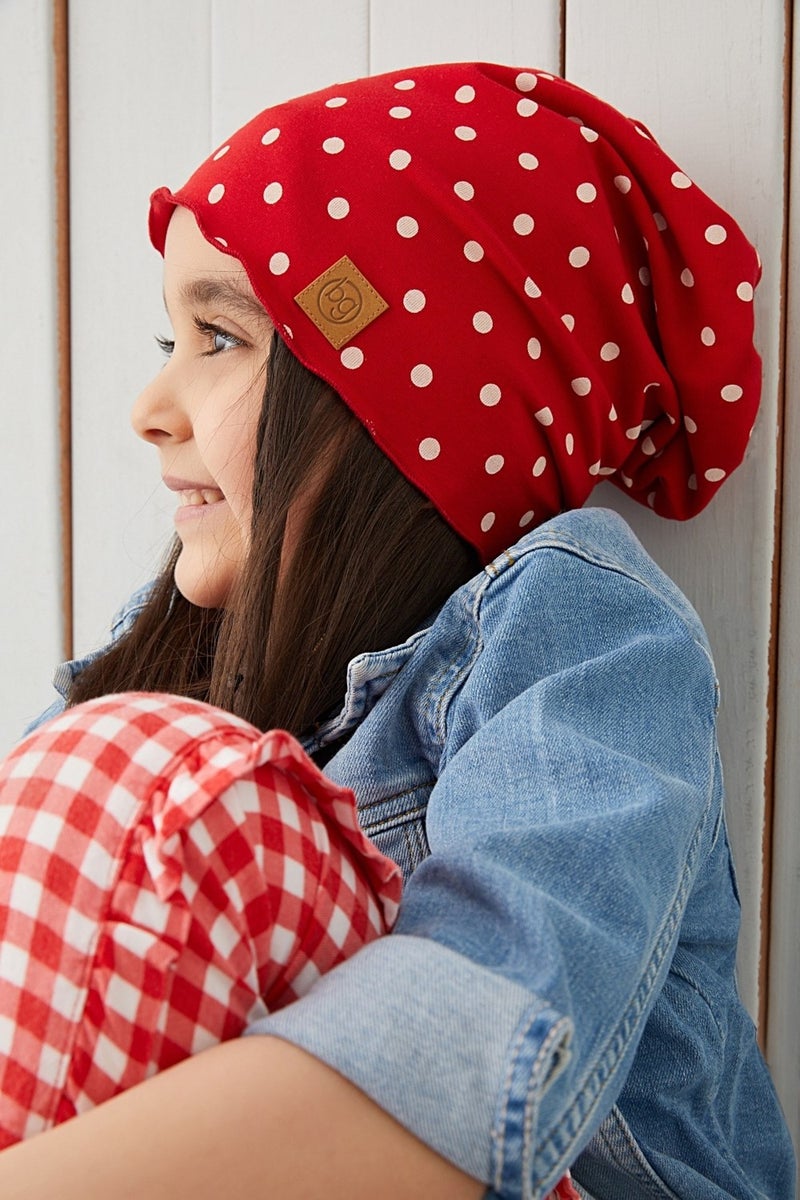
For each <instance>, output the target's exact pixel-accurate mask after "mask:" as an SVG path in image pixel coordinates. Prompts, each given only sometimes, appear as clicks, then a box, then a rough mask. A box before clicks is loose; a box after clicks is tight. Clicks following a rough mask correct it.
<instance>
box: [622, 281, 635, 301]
mask: <svg viewBox="0 0 800 1200" xmlns="http://www.w3.org/2000/svg"><path fill="white" fill-rule="evenodd" d="M620 294H621V296H622V302H623V304H633V303H634V295H633V288H632V287H631V285H630V284H629V283H626V284H625V286H624V288H623V289H622V292H621V293H620Z"/></svg>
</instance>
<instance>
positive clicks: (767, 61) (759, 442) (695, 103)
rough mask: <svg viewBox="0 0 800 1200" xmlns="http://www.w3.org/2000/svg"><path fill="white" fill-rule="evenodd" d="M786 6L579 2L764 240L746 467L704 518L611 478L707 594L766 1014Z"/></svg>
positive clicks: (647, 535) (699, 178)
mask: <svg viewBox="0 0 800 1200" xmlns="http://www.w3.org/2000/svg"><path fill="white" fill-rule="evenodd" d="M784 34H785V27H784V11H783V5H781V4H763V3H759V4H752V3H750V0H704V3H702V4H697V3H696V0H674V2H673V3H670V4H669V5H667V4H657V5H655V4H647V5H645V4H641V3H639V2H638V0H606V2H605V3H604V4H602V5H598V4H596V3H593V0H567V5H566V29H565V40H566V72H567V74H568V76H569V77H570V78H571V79H573V80H574V81H575V82H576V83H579V84H581V85H582V86H584V87H587V88H588V89H589V90H590V91H596V92H597V93H598V94H600V95H602V96H603V97H604V98H605V99H607V100H610V101H611V102H612V103H613V104H615V105H616V106H617V107H619V108H621V109H622V110H623V111H625V112H628V113H630V114H631V115H633V116H637V117H639V118H641V120H643V121H644V122H645V124H646V125H648V126H649V127H651V128H652V129H653V131H654V132H655V134H656V136H657V137H658V139H659V140H660V141H661V143H662V145H663V146H664V147H665V149H667V151H668V152H669V153H670V154H671V155H672V156H673V157H674V158H675V159H676V160H677V161H678V162H679V163H680V165H681V166H682V168H683V169H684V170H685V171H686V172H687V173H688V174H689V175H690V176H691V177H692V178H694V179H695V180H696V182H697V183H698V184H699V185H700V186H701V187H703V188H705V189H706V190H707V191H708V192H710V194H711V195H713V196H714V198H715V199H717V200H718V201H719V202H720V203H721V204H723V205H724V206H725V207H727V208H729V209H730V211H731V212H732V213H733V214H734V215H735V216H736V217H737V219H738V220H739V222H740V224H742V225H743V227H744V229H745V230H746V231H747V233H748V234H749V236H750V237H751V239H753V240H754V241H755V242H756V244H757V245H758V246H759V249H760V252H761V256H762V260H763V262H764V281H763V283H762V286H761V288H760V289H759V292H758V297H757V321H758V329H759V343H760V347H761V350H762V353H763V356H764V394H763V396H764V398H763V403H762V409H761V413H760V416H759V420H758V424H757V428H756V432H755V434H754V436H753V440H752V442H751V445H750V448H749V451H748V455H747V461H746V464H745V465H744V466H743V467H742V468H741V469H740V471H739V472H738V473H737V475H736V476H734V477H733V478H732V479H731V481H730V482H729V483H728V484H727V486H726V488H725V490H724V491H723V492H722V493H721V495H720V497H719V498H718V500H717V501H716V502H715V503H714V504H712V505H711V507H710V509H709V510H707V512H705V513H704V514H702V515H701V516H700V517H699V518H696V519H695V521H694V522H692V524H691V525H690V526H688V527H680V526H672V525H668V524H666V523H663V522H662V523H659V521H658V519H657V518H654V517H652V515H651V514H649V513H647V512H645V511H643V510H641V511H640V510H638V506H636V505H633V504H626V503H625V502H624V498H623V497H619V498H618V494H617V493H616V491H615V489H612V488H604V489H603V495H602V502H603V503H609V504H612V505H613V506H614V507H617V508H619V509H620V511H622V512H623V513H624V515H625V516H626V517H628V518H629V519H630V520H631V522H632V524H634V526H635V528H636V529H637V531H638V532H639V534H640V536H641V537H642V539H643V541H644V542H645V543H646V545H647V546H648V548H649V549H650V550H651V552H652V553H653V554H654V556H655V558H656V559H657V560H658V561H659V562H660V563H661V564H662V565H663V566H664V567H665V568H666V570H667V571H668V572H669V573H670V574H672V575H673V577H674V578H675V579H676V580H677V582H678V583H679V584H680V585H681V586H682V587H683V588H684V590H685V591H686V592H687V593H688V595H689V596H690V598H691V599H692V600H693V601H694V603H695V605H696V606H697V608H698V610H699V612H700V614H701V616H702V617H703V619H704V621H705V623H706V626H707V628H708V632H709V636H710V638H711V643H712V646H713V649H714V653H715V657H716V660H717V667H718V670H719V675H720V680H721V685H722V694H723V709H722V713H721V719H720V741H721V745H722V751H723V759H724V762H725V764H726V780H727V790H728V818H729V827H730V833H731V839H732V842H733V846H734V852H735V855H736V861H737V870H738V876H739V882H740V886H741V892H742V900H743V936H742V943H741V952H740V958H739V969H740V981H741V986H742V991H743V995H744V997H745V999H746V1002H747V1004H748V1006H749V1007H750V1009H751V1012H753V1014H754V1015H756V1014H757V1013H758V980H759V956H760V948H761V943H760V910H761V889H762V828H763V824H764V820H765V803H764V791H765V770H766V766H767V753H768V723H769V713H768V696H769V684H770V678H769V653H770V637H771V588H772V563H773V553H774V505H775V484H776V429H777V396H778V370H779V329H780V286H779V285H780V277H781V197H782V194H783V183H782V172H783V149H782V140H783V136H784V117H783V97H782V91H783V41H784Z"/></svg>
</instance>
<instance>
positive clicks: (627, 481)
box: [619, 471, 633, 487]
mask: <svg viewBox="0 0 800 1200" xmlns="http://www.w3.org/2000/svg"><path fill="white" fill-rule="evenodd" d="M619 477H620V479H621V480H622V482H623V483H624V484H625V487H633V480H632V479H630V478H629V476H627V475H625V474H623V472H622V471H620V473H619Z"/></svg>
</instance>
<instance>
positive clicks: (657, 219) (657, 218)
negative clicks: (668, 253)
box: [653, 212, 667, 233]
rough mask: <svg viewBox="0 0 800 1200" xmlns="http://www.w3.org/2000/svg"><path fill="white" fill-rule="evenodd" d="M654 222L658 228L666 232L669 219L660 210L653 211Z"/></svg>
mask: <svg viewBox="0 0 800 1200" xmlns="http://www.w3.org/2000/svg"><path fill="white" fill-rule="evenodd" d="M653 224H654V225H655V227H656V229H658V230H659V231H660V232H661V233H663V232H664V230H665V229H666V228H667V221H666V218H665V217H664V215H663V213H660V212H654V213H653Z"/></svg>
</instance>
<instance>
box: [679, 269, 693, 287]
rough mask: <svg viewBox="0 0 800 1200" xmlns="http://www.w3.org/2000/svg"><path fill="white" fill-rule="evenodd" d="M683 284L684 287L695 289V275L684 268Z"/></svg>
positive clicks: (682, 272)
mask: <svg viewBox="0 0 800 1200" xmlns="http://www.w3.org/2000/svg"><path fill="white" fill-rule="evenodd" d="M681 283H682V284H683V286H684V287H694V275H693V274H692V272H691V271H690V270H689V268H688V267H684V268H683V270H682V271H681Z"/></svg>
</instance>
